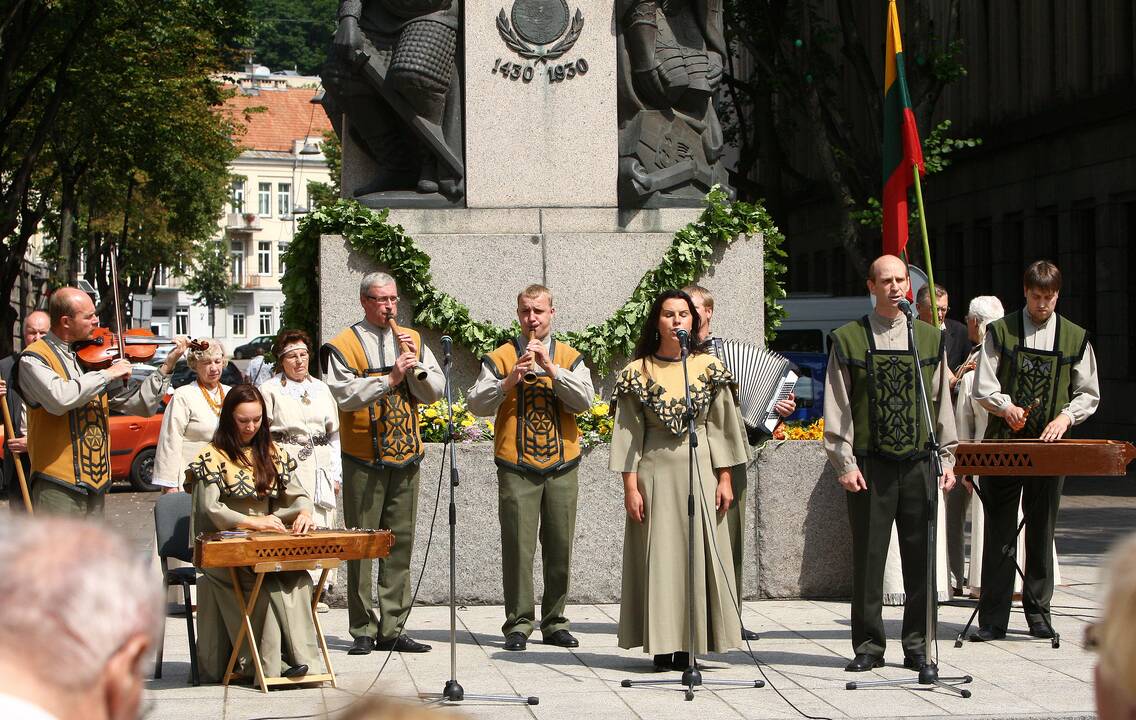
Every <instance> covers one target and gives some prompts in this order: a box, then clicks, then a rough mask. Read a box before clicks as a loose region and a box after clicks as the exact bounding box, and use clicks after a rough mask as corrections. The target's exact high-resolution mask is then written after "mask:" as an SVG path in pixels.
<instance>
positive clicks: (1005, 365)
mask: <svg viewBox="0 0 1136 720" xmlns="http://www.w3.org/2000/svg"><path fill="white" fill-rule="evenodd" d="M1054 321H1055V322H1056V323H1057V325H1056V326H1055V327H1054V330H1053V349H1052V350H1034V349H1032V348H1027V347H1026V346H1025V345H1023V344H1022V340H1023V338H1025V335H1026V331H1025V313H1024V311H1022V310H1019V311H1017V312H1015V313H1010V314H1009V315H1007V316H1005V317H1004V318H1001V319H1000V320H995V321H994V322H992V323H990V324H989V325H988V326H987V327H986V334H987V335H988V336H989V337H990V338H991V341H992V342H993V343H994V349H995V350H997V351H998V354H999V359H998V384H999V386H1001V388H1002V392H1004V393H1006V394H1007V395H1009V396H1010V400H1011V401H1012V402H1013V403H1014V404H1015V405H1017V406H1018V407H1023V408H1024V407H1028V406H1030V405H1031V404H1033V403H1034V402H1035V401H1036V402H1037V406H1036V408H1034V410H1032V411H1031V412H1030V414H1029V417H1028V418H1026V424H1025V426H1024V427H1023V428H1022V429H1021V430H1019V431H1018V432H1014V431H1013V430H1011V429H1010V426H1009V425H1007V424H1006V421H1005V420H1003V419H1002V418H1000V417H997V416H996V415H991V416H990V423H989V424H988V425H987V426H986V437H987V438H988V439H1005V438H1037V437H1041V431H1042V430H1044V429H1045V426H1046V425H1048V424H1049V421H1050V420H1052V419H1053V418H1055V417H1057V413H1058V412H1059V411H1060V410H1061V408H1063V407H1065V406H1066V405H1067V404H1069V400H1070V399H1071V398H1072V396H1073V365H1075V364H1076V363H1077V362H1079V361H1080V360H1081V358H1082V357H1084V355H1085V347H1086V346H1087V345H1088V344H1089V333H1088V331H1087V330H1085V329H1084V328H1082V327H1080V326H1079V325H1076V324H1074V323H1071V322H1069V321H1068V320H1066V319H1065V318H1063V317H1062V316H1060V315H1057V316H1056V317H1055V318H1054Z"/></svg>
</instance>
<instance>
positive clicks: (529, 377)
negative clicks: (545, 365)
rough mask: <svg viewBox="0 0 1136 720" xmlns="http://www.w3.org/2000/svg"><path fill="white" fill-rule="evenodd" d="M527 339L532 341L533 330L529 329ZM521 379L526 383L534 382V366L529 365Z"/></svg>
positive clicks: (533, 338)
mask: <svg viewBox="0 0 1136 720" xmlns="http://www.w3.org/2000/svg"><path fill="white" fill-rule="evenodd" d="M528 339H529V342H532V341H533V340H535V339H536V331H535V330H529V332H528ZM523 380H524V381H525V384H526V385H532V384H533V383H534V382H536V368H535V367H531V366H530V367H529V369H528V372H526V373H525V375H524V378H523Z"/></svg>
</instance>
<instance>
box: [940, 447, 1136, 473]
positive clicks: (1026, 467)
mask: <svg viewBox="0 0 1136 720" xmlns="http://www.w3.org/2000/svg"><path fill="white" fill-rule="evenodd" d="M1133 459H1136V447H1134V446H1133V445H1132V443H1127V442H1123V441H1121V440H1055V441H1053V442H1042V441H1041V440H985V441H983V442H960V443H959V444H958V447H957V448H956V450H955V468H954V471H955V475H956V476H962V475H979V476H981V477H993V476H998V475H1043V476H1048V475H1124V474H1125V473H1126V472H1127V469H1128V463H1130V462H1132V460H1133Z"/></svg>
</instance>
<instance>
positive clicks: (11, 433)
mask: <svg viewBox="0 0 1136 720" xmlns="http://www.w3.org/2000/svg"><path fill="white" fill-rule="evenodd" d="M0 406H3V408H4V437H5V438H14V437H16V430H15V428H14V427H12V414H11V413H10V412H8V397H7V396H6V395H5V396H3V397H0ZM8 454H9V455H11V457H12V464H13V465H15V466H16V477H17V478H19V479H20V493H21V494H23V496H24V507H25V508H27V510H28V515H33V514H34V511H33V510H32V497H31V495H29V494H28V479H27V478H26V477H24V464H23V463H22V462H20V453H18V452H13V451H12V450H9V451H8Z"/></svg>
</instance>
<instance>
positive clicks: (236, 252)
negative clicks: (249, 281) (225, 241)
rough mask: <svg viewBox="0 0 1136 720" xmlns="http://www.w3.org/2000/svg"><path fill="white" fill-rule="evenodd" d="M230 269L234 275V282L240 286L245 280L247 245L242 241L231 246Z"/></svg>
mask: <svg viewBox="0 0 1136 720" xmlns="http://www.w3.org/2000/svg"><path fill="white" fill-rule="evenodd" d="M229 269H230V271H231V272H232V274H233V282H235V283H237V284H238V285H240V284H241V283H243V282H244V279H245V244H244V242H242V241H240V240H233V241H232V242H231V243H230V244H229Z"/></svg>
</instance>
